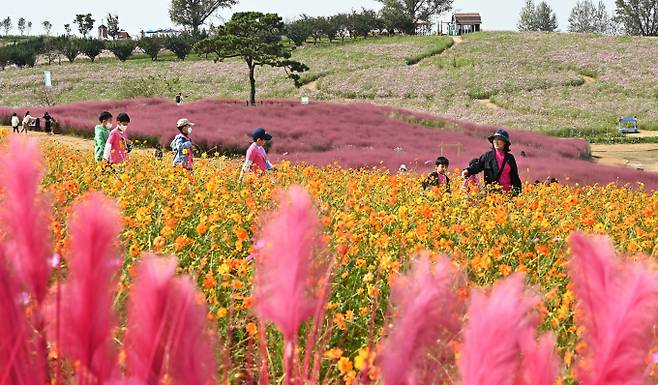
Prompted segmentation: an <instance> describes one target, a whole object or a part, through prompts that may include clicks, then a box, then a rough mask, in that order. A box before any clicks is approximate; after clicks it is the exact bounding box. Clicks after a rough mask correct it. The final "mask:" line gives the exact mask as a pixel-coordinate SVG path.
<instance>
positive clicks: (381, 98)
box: [0, 32, 658, 141]
mask: <svg viewBox="0 0 658 385" xmlns="http://www.w3.org/2000/svg"><path fill="white" fill-rule="evenodd" d="M445 39H448V38H445V37H443V38H441V37H436V36H430V37H390V38H376V39H374V38H373V39H367V40H358V41H356V42H345V43H340V42H338V43H334V44H332V45H330V44H326V43H325V44H321V45H318V46H313V45H312V44H309V45H308V46H306V47H304V48H300V49H297V50H296V51H295V53H294V57H295V58H296V59H298V60H301V61H302V62H304V63H306V64H307V65H308V66H309V67H310V68H311V71H310V72H309V73H308V74H306V75H305V78H306V79H307V81H312V80H316V83H315V84H314V86H317V90H310V89H296V88H295V87H294V86H293V85H292V83H291V82H290V81H288V80H286V79H285V76H284V74H283V73H282V71H281V70H278V69H277V70H274V69H270V68H262V69H258V73H257V79H258V88H259V89H258V97H260V98H297V97H299V96H302V95H310V96H311V97H312V98H314V99H321V100H334V101H351V100H357V101H363V100H366V101H372V102H374V103H378V104H385V105H392V106H399V107H404V108H410V109H414V110H418V111H426V112H432V113H439V114H447V115H450V116H453V117H455V118H459V119H466V120H470V121H474V122H477V123H485V124H495V125H501V126H507V127H512V128H520V129H528V130H533V131H542V132H547V133H550V134H553V135H559V136H579V137H588V138H589V139H591V140H594V141H600V140H603V139H604V138H605V137H606V136H609V135H613V134H614V124H615V120H616V119H615V117H616V116H618V115H637V116H638V117H639V119H640V122H641V128H644V129H654V130H658V40H656V39H651V38H635V37H606V36H594V35H580V34H543V33H512V32H488V33H478V34H473V35H469V36H467V37H465V38H464V40H463V42H461V43H458V44H455V45H454V46H453V47H452V48H449V49H447V50H446V51H444V52H443V53H441V54H439V55H435V56H431V57H429V58H426V59H424V60H422V61H420V63H418V64H416V65H407V64H406V60H407V59H408V58H410V57H414V56H417V55H423V54H429V53H432V52H433V51H434V50H437V48H439V47H441V46H444V45H445V44H446V40H445ZM163 59H165V60H162V61H158V62H155V63H152V62H150V60H145V59H144V58H137V59H136V60H131V61H128V62H126V63H120V62H118V61H116V60H114V59H103V60H100V61H99V62H98V63H93V64H92V63H89V62H88V61H84V60H80V61H79V62H76V63H74V64H68V63H66V64H62V65H52V66H50V67H46V66H38V67H37V68H33V69H23V70H18V69H8V70H6V71H1V72H0V105H5V106H29V105H38V104H43V103H44V102H43V95H42V94H43V91H41V84H42V71H43V70H44V69H49V70H51V71H52V72H53V78H54V81H55V85H54V90H53V93H52V97H53V99H54V100H55V101H56V102H57V103H67V102H75V101H81V100H95V99H123V98H129V97H137V96H165V97H173V95H174V94H175V93H177V92H178V91H182V92H183V93H184V94H185V95H188V97H189V98H190V99H196V98H205V97H221V98H242V99H246V98H247V94H248V81H247V73H246V65H245V64H244V63H242V62H239V61H228V62H225V63H214V62H212V61H211V60H199V59H198V58H195V59H194V60H189V61H185V62H178V61H173V60H171V58H170V57H166V56H165V57H164V58H163Z"/></svg>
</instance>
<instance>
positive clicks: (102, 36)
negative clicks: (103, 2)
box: [98, 24, 108, 40]
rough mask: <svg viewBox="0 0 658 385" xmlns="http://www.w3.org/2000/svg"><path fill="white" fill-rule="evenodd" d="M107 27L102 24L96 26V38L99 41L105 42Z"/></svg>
mask: <svg viewBox="0 0 658 385" xmlns="http://www.w3.org/2000/svg"><path fill="white" fill-rule="evenodd" d="M107 36H108V35H107V27H106V26H104V25H103V24H101V25H99V26H98V38H99V39H101V40H107Z"/></svg>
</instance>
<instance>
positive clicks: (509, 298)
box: [459, 274, 538, 385]
mask: <svg viewBox="0 0 658 385" xmlns="http://www.w3.org/2000/svg"><path fill="white" fill-rule="evenodd" d="M537 301H538V298H537V297H535V296H533V295H528V294H524V293H523V275H520V274H515V275H512V276H510V277H509V278H507V279H505V280H504V281H502V282H500V283H498V284H497V285H496V286H494V287H493V289H492V290H491V293H490V294H489V295H488V296H487V295H485V294H484V293H483V292H482V291H481V290H474V291H473V292H472V295H471V304H470V306H469V308H468V324H467V326H466V329H465V330H464V344H463V347H462V352H461V358H460V361H459V371H460V373H461V377H462V383H463V385H513V384H515V383H516V381H517V379H516V377H517V373H518V371H519V369H520V365H521V363H520V357H521V353H522V352H521V349H520V343H519V338H520V336H522V335H524V334H526V333H528V330H532V329H534V327H535V322H534V320H533V319H532V318H531V317H529V316H528V313H529V312H530V310H531V309H532V308H533V306H534V305H535V304H536V303H537Z"/></svg>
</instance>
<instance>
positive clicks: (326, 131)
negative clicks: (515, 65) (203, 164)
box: [0, 99, 658, 189]
mask: <svg viewBox="0 0 658 385" xmlns="http://www.w3.org/2000/svg"><path fill="white" fill-rule="evenodd" d="M27 110H30V112H31V113H32V115H33V116H40V115H42V114H43V113H44V112H45V109H44V108H33V109H30V108H28V109H20V110H17V109H12V108H3V107H0V117H1V118H3V119H6V118H7V117H8V116H10V115H11V113H13V112H17V113H18V114H19V115H21V116H22V115H23V114H24V113H25V111H27ZM104 110H108V111H110V112H112V113H113V115H114V116H116V115H117V114H118V113H120V112H127V113H128V114H129V115H130V117H131V120H132V121H131V125H130V128H129V131H128V134H129V136H130V137H131V138H132V139H143V140H146V141H148V142H149V143H152V144H155V143H156V142H159V143H160V144H162V145H165V146H167V145H168V144H169V142H170V141H171V139H172V138H173V137H174V136H175V134H176V133H177V129H176V121H177V120H178V119H179V118H182V117H186V118H189V119H190V120H191V121H192V122H195V123H196V126H195V129H194V133H193V140H194V141H195V143H196V144H198V145H200V146H201V147H202V148H204V149H206V150H209V151H211V152H215V150H218V151H219V153H222V154H227V155H235V154H242V153H243V152H244V151H245V149H246V148H247V147H248V145H249V144H250V142H251V138H250V132H251V131H252V130H253V129H254V128H256V127H264V128H266V129H267V130H268V131H269V132H271V133H272V135H273V136H274V140H273V141H272V146H271V149H270V154H271V157H272V160H273V161H275V162H280V161H283V160H290V161H292V162H306V163H310V164H314V165H318V166H324V165H329V164H333V163H338V164H340V165H341V166H343V167H351V168H360V167H383V168H388V169H389V170H392V171H395V170H397V169H398V167H399V166H400V165H401V164H406V165H407V166H408V167H409V169H411V170H414V171H417V172H421V173H425V172H427V171H428V170H430V169H431V168H433V162H434V159H436V157H437V156H439V155H441V154H443V155H444V156H446V157H448V158H449V159H450V161H451V164H450V168H451V169H457V168H463V167H466V166H467V165H468V161H469V160H470V159H472V158H475V157H478V156H479V155H481V154H482V153H484V152H485V151H487V150H488V149H489V147H490V145H489V143H488V142H487V139H486V138H487V136H488V135H490V134H491V133H492V132H493V131H495V129H496V128H497V127H494V126H483V125H477V124H474V123H468V122H462V121H456V120H451V119H448V118H444V117H436V116H432V115H428V114H420V113H416V112H410V111H405V110H401V109H397V108H389V107H380V106H375V105H371V104H334V103H314V104H310V105H301V104H299V103H298V102H296V101H283V100H273V101H265V102H264V103H263V104H262V105H259V106H256V107H246V106H245V105H244V104H243V102H242V101H235V100H212V99H206V100H200V101H195V102H191V103H187V104H185V105H183V106H179V107H177V106H176V105H174V104H173V103H172V102H171V101H168V100H163V99H134V100H124V101H95V102H83V103H76V104H70V105H58V106H53V107H50V108H49V109H48V112H49V113H50V114H51V115H52V116H53V117H55V119H57V120H58V121H59V123H60V125H61V128H62V132H63V133H65V134H74V135H80V136H84V137H89V138H91V137H92V136H93V131H94V126H95V125H96V123H97V116H98V115H99V113H100V112H101V111H104ZM509 132H510V135H511V140H512V143H513V144H512V153H513V154H514V155H515V156H516V159H517V163H518V164H519V172H520V174H521V178H522V180H524V181H529V182H532V181H534V180H537V179H539V180H544V179H545V178H546V177H548V176H551V177H555V178H557V179H558V180H559V181H560V182H566V183H581V184H593V183H599V184H607V183H610V182H618V183H622V184H625V183H635V182H642V183H644V185H645V186H646V187H647V188H650V189H655V188H656V187H658V175H656V174H653V173H647V172H642V171H636V170H632V169H627V168H621V167H608V166H600V165H596V164H594V163H592V162H591V161H589V160H587V159H588V158H589V145H588V144H587V142H585V141H583V140H571V139H560V138H555V137H549V136H545V135H541V134H537V133H531V132H526V131H522V130H509Z"/></svg>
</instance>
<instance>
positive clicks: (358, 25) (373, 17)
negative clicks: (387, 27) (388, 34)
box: [350, 8, 384, 39]
mask: <svg viewBox="0 0 658 385" xmlns="http://www.w3.org/2000/svg"><path fill="white" fill-rule="evenodd" d="M350 18H351V19H352V24H353V25H354V33H355V35H356V36H362V37H363V38H366V39H367V38H368V36H369V35H370V32H371V31H373V30H379V29H382V28H383V27H384V24H383V23H382V21H381V19H380V18H379V16H378V15H377V12H375V11H373V10H370V9H365V8H362V9H361V12H357V11H353V12H352V15H351V16H350Z"/></svg>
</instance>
